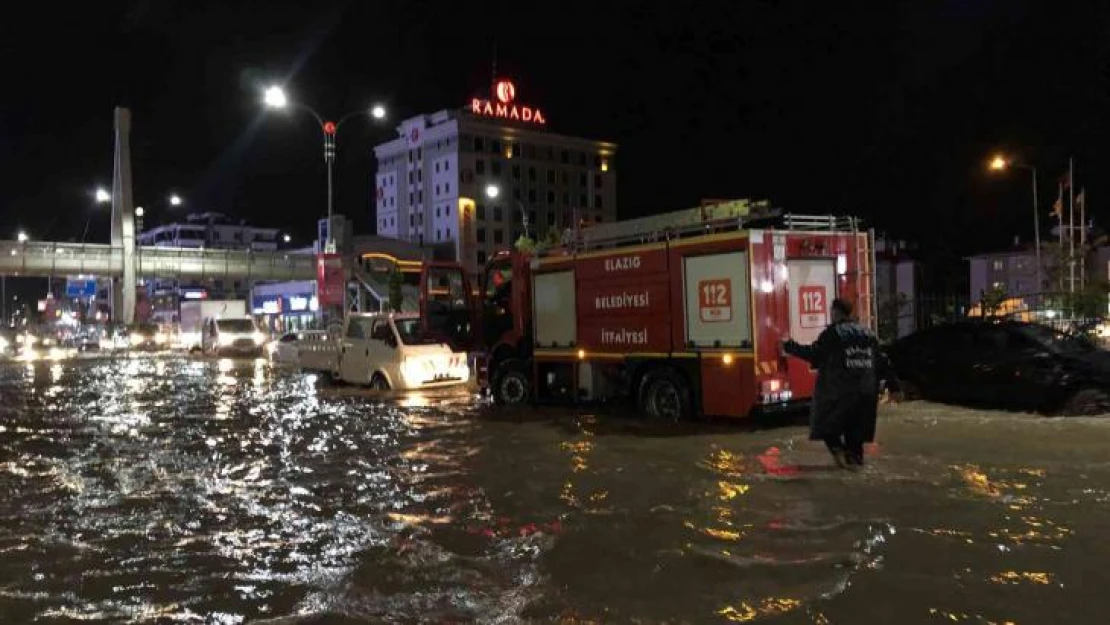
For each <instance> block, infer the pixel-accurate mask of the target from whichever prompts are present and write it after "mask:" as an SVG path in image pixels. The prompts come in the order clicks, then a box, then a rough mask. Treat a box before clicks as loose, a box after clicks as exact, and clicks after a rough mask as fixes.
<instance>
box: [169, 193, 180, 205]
mask: <svg viewBox="0 0 1110 625" xmlns="http://www.w3.org/2000/svg"><path fill="white" fill-rule="evenodd" d="M170 206H181V196H180V195H177V194H176V193H174V194H173V195H171V196H170Z"/></svg>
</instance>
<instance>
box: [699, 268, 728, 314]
mask: <svg viewBox="0 0 1110 625" xmlns="http://www.w3.org/2000/svg"><path fill="white" fill-rule="evenodd" d="M698 311H699V313H700V314H699V316H700V318H701V320H702V321H703V322H706V323H714V322H724V321H732V281H731V280H729V279H727V278H725V279H723V280H720V279H718V280H701V281H699V282H698Z"/></svg>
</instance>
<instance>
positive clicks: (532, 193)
mask: <svg viewBox="0 0 1110 625" xmlns="http://www.w3.org/2000/svg"><path fill="white" fill-rule="evenodd" d="M528 202H529V203H531V204H535V202H536V190H535V189H528Z"/></svg>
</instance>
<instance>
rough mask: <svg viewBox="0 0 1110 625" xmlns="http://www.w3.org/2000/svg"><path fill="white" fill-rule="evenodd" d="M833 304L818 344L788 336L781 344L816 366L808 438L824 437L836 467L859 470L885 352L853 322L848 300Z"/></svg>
mask: <svg viewBox="0 0 1110 625" xmlns="http://www.w3.org/2000/svg"><path fill="white" fill-rule="evenodd" d="M830 308H831V312H832V323H830V324H829V325H828V327H826V328H825V329H824V331H822V332H821V334H820V336H818V337H817V340H816V341H815V342H814V343H812V344H811V345H802V344H800V343H797V342H795V341H793V340H791V339H787V340H785V341H784V342H783V345H782V347H783V351H785V352H786V353H787V354H790V355H792V356H797V357H798V358H801V359H803V360H806V361H808V362H809V363H810V364H811V365H812V366H813V367H814V368H815V369H817V383H816V387H815V389H814V393H813V411H812V413H811V414H810V432H809V437H810V440H822V441H825V445H826V446H828V448H829V452H830V453H831V454H832V455H833V459H834V460H835V461H836V463H837V465H839V466H841V467H848V468H858V467H861V466H863V444H864V443H869V442H871V441H873V440H874V439H875V419H876V416H877V411H878V403H879V377H880V371H879V368H880V364H881V363H880V360H882V355H881V354H880V353H879V342H878V339H876V338H875V335H874V334H873V333H872V332H871V331H870V330H869V329H867V328H866V327H864V326H862V325H860V324H859V323H856V322H855V321H853V320H852V304H851V303H850V302H848V301H846V300H843V299H835V300H833V303H832V306H831V307H830ZM884 369H885V367H884ZM884 373H885V371H884Z"/></svg>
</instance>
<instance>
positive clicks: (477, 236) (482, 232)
mask: <svg viewBox="0 0 1110 625" xmlns="http://www.w3.org/2000/svg"><path fill="white" fill-rule="evenodd" d="M474 240H475V241H477V242H479V243H485V242H486V229H485V228H478V230H476V231H475V232H474Z"/></svg>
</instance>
